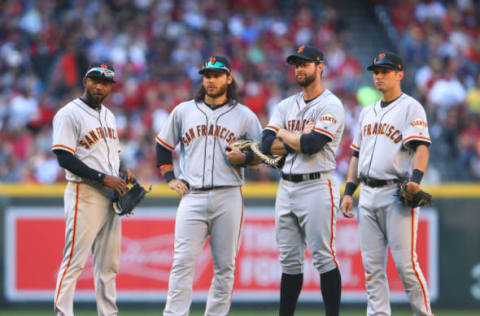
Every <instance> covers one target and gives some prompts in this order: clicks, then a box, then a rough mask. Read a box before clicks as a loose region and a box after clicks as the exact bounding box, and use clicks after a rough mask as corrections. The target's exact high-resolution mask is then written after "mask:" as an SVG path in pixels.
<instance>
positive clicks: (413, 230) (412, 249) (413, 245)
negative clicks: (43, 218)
mask: <svg viewBox="0 0 480 316" xmlns="http://www.w3.org/2000/svg"><path fill="white" fill-rule="evenodd" d="M411 215H412V216H411V217H412V245H411V249H410V260H411V261H412V267H413V272H415V276H416V277H417V280H418V283H420V287H421V288H422V294H423V302H424V303H425V310H426V311H427V313H428V314H430V311H429V310H428V304H427V294H426V293H425V287H424V286H423V283H422V280H421V279H420V275H419V274H418V271H417V267H416V265H415V260H414V259H413V258H414V256H413V254H414V251H415V209H413V208H412V209H411Z"/></svg>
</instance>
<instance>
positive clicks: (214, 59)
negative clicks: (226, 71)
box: [210, 57, 217, 65]
mask: <svg viewBox="0 0 480 316" xmlns="http://www.w3.org/2000/svg"><path fill="white" fill-rule="evenodd" d="M216 62H217V59H216V58H215V57H210V63H211V64H212V65H213V64H215V63H216Z"/></svg>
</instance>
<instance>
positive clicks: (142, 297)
mask: <svg viewBox="0 0 480 316" xmlns="http://www.w3.org/2000/svg"><path fill="white" fill-rule="evenodd" d="M245 215H246V217H245V225H244V230H243V242H242V246H241V248H240V251H239V254H238V257H237V268H236V272H235V285H234V288H235V290H234V295H233V300H234V301H265V302H271V301H277V300H278V297H279V288H280V276H281V269H280V264H279V262H278V250H277V247H276V242H275V226H274V225H275V223H274V217H273V215H274V214H273V209H272V208H271V207H247V208H246V210H245ZM174 223H175V208H174V207H157V208H146V207H143V208H139V209H138V210H136V212H135V214H134V215H133V216H130V217H128V218H125V219H124V220H123V223H122V234H123V239H122V257H121V264H120V271H119V275H118V277H117V288H118V299H119V301H162V300H165V297H166V293H167V289H168V278H169V272H170V268H171V264H172V258H173V241H174ZM418 225H419V233H418V240H417V252H418V259H419V262H420V267H421V269H422V271H423V273H424V275H425V277H426V279H427V283H428V287H429V290H430V293H431V297H432V301H435V299H436V298H437V295H438V244H437V241H438V236H437V229H438V228H437V227H438V223H437V213H436V211H434V210H432V209H422V212H421V216H420V220H419V224H418ZM336 227H337V228H336V236H337V239H336V256H337V260H338V262H339V264H340V269H341V273H342V282H343V292H342V302H364V301H366V294H365V285H364V281H365V278H364V270H363V267H362V262H361V254H360V245H359V235H358V231H357V222H356V220H349V219H344V218H343V217H342V216H338V221H337V226H336ZM5 234H6V235H5V244H6V247H5V256H4V257H5V259H6V262H5V278H4V282H5V284H4V286H5V293H6V296H7V299H8V300H9V301H51V300H52V299H53V296H54V291H55V284H56V278H57V273H58V269H59V266H60V261H61V258H62V252H63V246H64V242H65V240H64V239H65V222H64V216H63V209H62V208H59V207H53V208H41V207H35V208H31V207H11V208H9V209H7V217H6V221H5ZM92 263H93V258H92V257H90V258H89V260H88V262H87V263H86V266H85V269H84V271H83V273H82V274H81V276H80V278H79V280H78V283H77V291H76V299H77V300H83V301H93V300H95V295H94V285H93V265H92ZM212 270H213V268H212V261H211V252H210V247H209V245H208V241H207V243H206V245H205V248H204V249H203V251H202V252H201V254H200V256H199V257H198V259H197V265H196V271H195V278H194V285H193V287H194V297H193V299H194V301H204V300H205V299H206V296H207V292H208V289H209V286H210V282H211V279H212V275H213V271H212ZM388 275H389V285H390V291H391V300H392V301H393V302H406V301H407V297H406V295H405V294H404V291H403V285H402V283H401V281H400V278H399V276H398V274H397V273H396V271H395V266H394V264H393V261H392V258H391V256H390V257H389V263H388ZM319 291H320V278H319V274H318V272H317V271H316V270H315V269H314V267H313V264H312V261H311V257H310V254H309V253H308V251H307V253H306V256H305V268H304V284H303V290H302V294H301V296H300V300H301V301H319V300H321V295H319Z"/></svg>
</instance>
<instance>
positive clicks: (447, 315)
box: [0, 309, 480, 316]
mask: <svg viewBox="0 0 480 316" xmlns="http://www.w3.org/2000/svg"><path fill="white" fill-rule="evenodd" d="M434 313H435V316H479V315H480V310H471V311H453V310H450V311H446V310H445V311H440V310H439V311H435V310H434ZM51 315H53V313H52V311H51V310H38V309H30V310H18V309H11V310H0V316H51ZM120 315H121V316H161V315H162V311H161V310H160V309H159V310H136V311H135V310H132V309H123V310H122V311H121V313H120ZM275 315H277V313H276V311H275V310H270V309H263V310H247V309H242V310H239V311H235V310H232V311H231V312H230V313H229V316H275ZM320 315H324V313H323V310H318V311H306V310H305V311H304V310H299V311H298V312H297V313H295V316H320ZM341 315H342V316H365V311H361V310H358V311H357V310H347V309H346V310H344V311H342V312H341ZM411 315H412V313H411V312H410V311H409V310H395V309H392V316H411ZM75 316H97V313H96V312H95V311H94V310H85V309H80V310H78V311H76V312H75ZM190 316H203V312H202V311H201V310H195V311H192V312H191V313H190Z"/></svg>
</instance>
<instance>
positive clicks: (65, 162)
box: [53, 149, 105, 183]
mask: <svg viewBox="0 0 480 316" xmlns="http://www.w3.org/2000/svg"><path fill="white" fill-rule="evenodd" d="M53 153H54V154H55V155H56V156H57V160H58V164H59V165H60V167H62V168H65V169H67V170H68V171H70V172H71V173H73V174H74V175H76V176H79V177H81V178H83V179H88V180H92V181H97V182H99V183H103V179H104V178H105V174H103V173H101V172H99V171H97V170H95V169H92V168H90V167H89V166H87V165H86V164H85V163H84V162H83V161H81V160H80V159H78V158H77V157H75V156H74V155H73V154H72V153H70V152H68V151H65V150H62V149H57V150H54V151H53Z"/></svg>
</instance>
